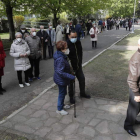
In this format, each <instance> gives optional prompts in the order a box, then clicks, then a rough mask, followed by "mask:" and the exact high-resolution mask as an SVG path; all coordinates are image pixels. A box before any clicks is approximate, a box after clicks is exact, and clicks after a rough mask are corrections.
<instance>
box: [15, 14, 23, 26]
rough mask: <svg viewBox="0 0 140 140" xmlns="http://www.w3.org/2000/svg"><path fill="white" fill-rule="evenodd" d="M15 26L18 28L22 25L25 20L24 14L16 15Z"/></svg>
mask: <svg viewBox="0 0 140 140" xmlns="http://www.w3.org/2000/svg"><path fill="white" fill-rule="evenodd" d="M14 22H15V28H16V29H18V28H19V26H20V25H22V23H23V22H24V16H21V15H16V16H14Z"/></svg>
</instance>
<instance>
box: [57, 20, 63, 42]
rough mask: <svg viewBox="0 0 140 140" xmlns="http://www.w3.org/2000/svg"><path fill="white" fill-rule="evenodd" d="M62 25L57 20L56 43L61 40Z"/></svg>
mask: <svg viewBox="0 0 140 140" xmlns="http://www.w3.org/2000/svg"><path fill="white" fill-rule="evenodd" d="M63 32H64V30H63V26H62V23H61V22H60V21H58V25H57V27H56V43H57V42H58V41H63Z"/></svg>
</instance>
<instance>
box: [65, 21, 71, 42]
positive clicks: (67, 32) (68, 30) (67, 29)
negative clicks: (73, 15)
mask: <svg viewBox="0 0 140 140" xmlns="http://www.w3.org/2000/svg"><path fill="white" fill-rule="evenodd" d="M64 32H65V40H66V41H67V39H68V35H69V33H70V26H69V24H68V23H67V24H66V26H65V31H64Z"/></svg>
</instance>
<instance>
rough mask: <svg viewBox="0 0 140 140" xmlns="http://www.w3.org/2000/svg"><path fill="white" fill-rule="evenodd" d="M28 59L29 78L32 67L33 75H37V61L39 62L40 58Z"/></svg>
mask: <svg viewBox="0 0 140 140" xmlns="http://www.w3.org/2000/svg"><path fill="white" fill-rule="evenodd" d="M29 60H30V64H31V68H30V70H29V78H33V68H34V76H35V77H39V74H40V72H39V62H40V58H38V59H31V58H29Z"/></svg>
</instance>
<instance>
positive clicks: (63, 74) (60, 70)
mask: <svg viewBox="0 0 140 140" xmlns="http://www.w3.org/2000/svg"><path fill="white" fill-rule="evenodd" d="M53 57H54V82H55V83H56V84H57V85H60V86H67V85H69V83H70V80H74V79H75V76H73V75H71V74H69V73H70V65H69V63H68V61H67V56H66V55H65V54H64V53H62V52H61V51H56V52H55V54H54V56H53Z"/></svg>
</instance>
